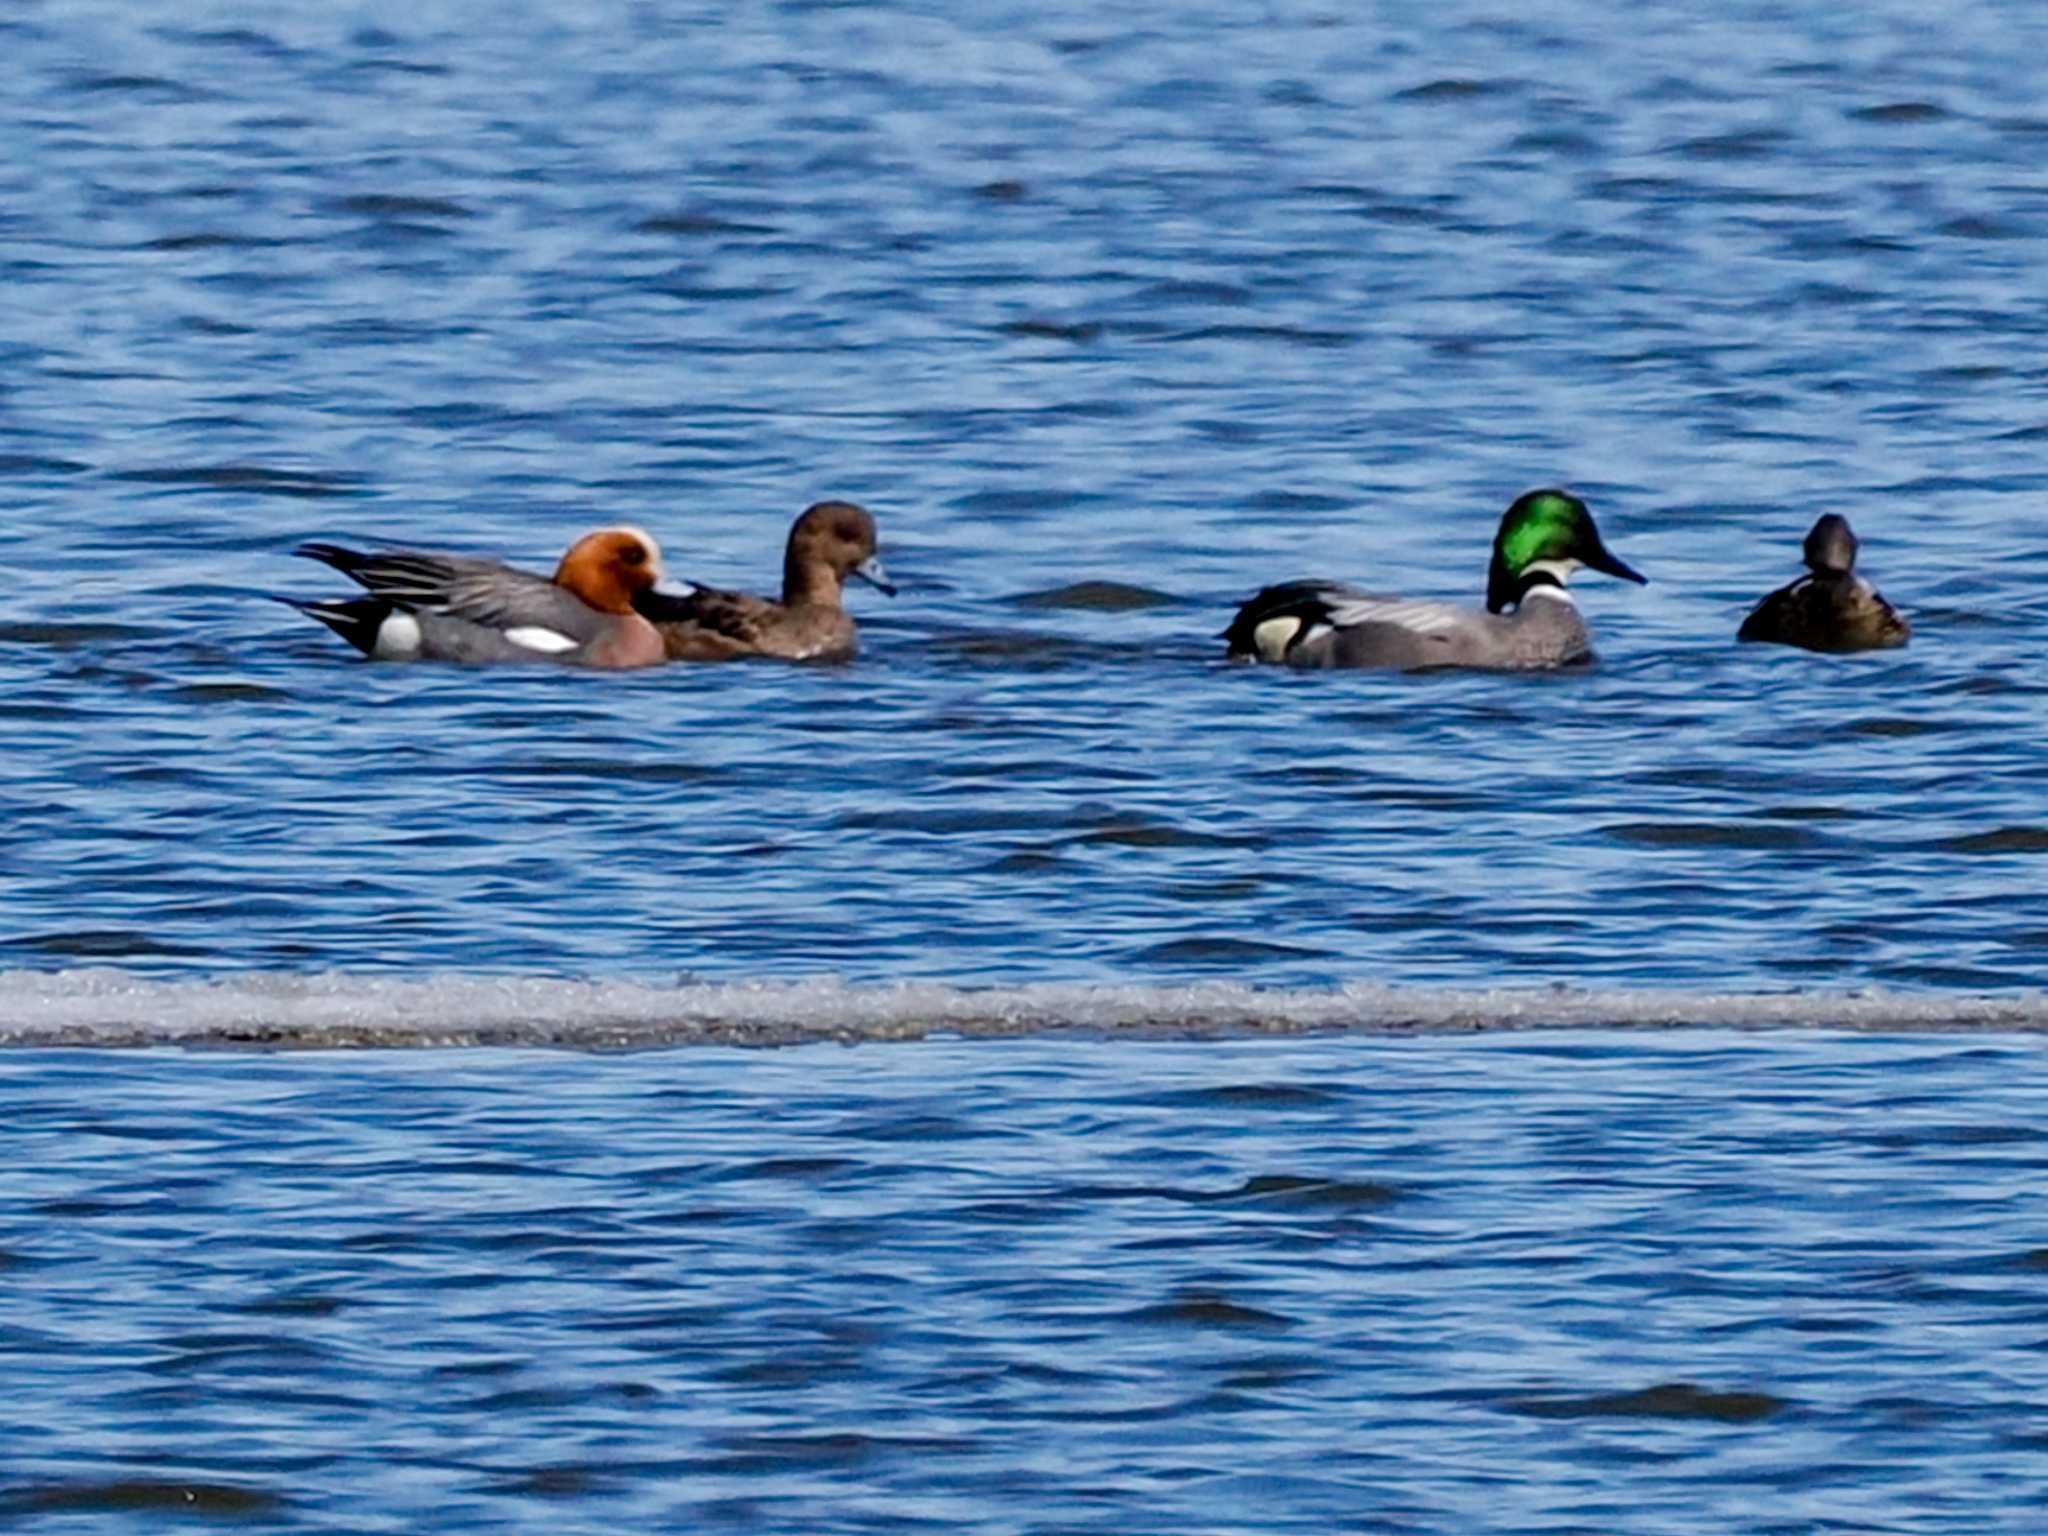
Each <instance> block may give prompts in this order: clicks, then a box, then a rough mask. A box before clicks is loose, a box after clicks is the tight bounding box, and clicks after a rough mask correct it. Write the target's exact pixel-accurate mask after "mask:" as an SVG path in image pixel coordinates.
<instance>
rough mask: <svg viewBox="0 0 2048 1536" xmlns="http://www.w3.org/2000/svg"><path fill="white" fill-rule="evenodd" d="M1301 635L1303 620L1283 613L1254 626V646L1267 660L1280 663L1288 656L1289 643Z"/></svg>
mask: <svg viewBox="0 0 2048 1536" xmlns="http://www.w3.org/2000/svg"><path fill="white" fill-rule="evenodd" d="M1300 633H1301V620H1299V619H1297V618H1295V617H1294V616H1293V615H1292V614H1285V613H1283V614H1281V615H1280V617H1279V618H1277V619H1267V620H1266V621H1265V622H1264V623H1262V624H1258V625H1255V626H1253V628H1252V645H1253V647H1254V648H1255V649H1256V650H1257V651H1258V653H1259V655H1260V656H1261V657H1263V658H1264V659H1265V660H1267V661H1278V660H1280V658H1281V657H1283V656H1285V655H1286V654H1287V642H1288V641H1290V640H1292V639H1293V638H1294V637H1295V636H1296V635H1298V634H1300Z"/></svg>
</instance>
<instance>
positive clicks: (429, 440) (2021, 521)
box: [0, 0, 2048, 990]
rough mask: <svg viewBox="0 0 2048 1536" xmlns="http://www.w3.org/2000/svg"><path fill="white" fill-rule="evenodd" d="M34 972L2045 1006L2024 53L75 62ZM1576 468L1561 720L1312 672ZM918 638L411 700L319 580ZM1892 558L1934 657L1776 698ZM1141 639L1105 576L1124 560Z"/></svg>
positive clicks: (291, 37)
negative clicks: (1282, 661)
mask: <svg viewBox="0 0 2048 1536" xmlns="http://www.w3.org/2000/svg"><path fill="white" fill-rule="evenodd" d="M0 28H4V38H0V42H4V47H5V51H6V53H7V56H8V58H9V61H10V62H9V67H8V69H7V70H6V71H5V78H4V79H0V99H4V102H5V106H6V111H5V112H4V114H0V124H4V126H0V134H4V140H0V148H4V151H5V152H4V154H0V207H4V209H5V213H4V222H0V239H4V242H5V243H4V249H0V258H4V259H0V277H4V280H5V282H6V285H7V289H8V292H9V294H10V303H9V305H8V306H7V311H8V315H9V317H10V318H9V320H8V322H7V324H6V327H5V335H4V337H0V365H4V376H5V384H4V390H0V472H4V474H5V477H6V488H7V493H8V494H7V507H6V510H5V511H4V512H0V561H4V562H5V564H6V566H7V568H8V570H9V572H10V579H9V582H8V584H7V591H6V595H5V598H4V599H0V601H4V605H5V606H4V609H0V795H4V797H5V815H4V816H0V880H4V882H5V892H6V898H7V899H6V902H5V921H4V925H0V966H7V967H13V968H16V969H26V970H31V971H34V970H47V969H53V968H60V967H66V966H74V965H81V964H111V965H115V966H118V967H122V968H126V969H129V970H132V971H134V972H137V973H139V974H144V975H170V974H194V973H197V974H219V973H226V972H241V971H245V970H247V969H249V968H258V969H281V970H295V971H309V972H312V971H326V970H343V971H356V972H361V971H370V970H379V971H404V972H408V973H417V972H420V971H422V970H426V971H443V970H459V971H469V972H474V971H501V972H518V973H545V974H554V975H568V976H599V977H606V976H623V975H635V976H672V975H676V974H688V975H697V976H705V977H710V978H714V979H733V978H755V977H763V976H791V975H807V974H816V973H830V974H835V975H840V976H844V977H847V978H849V979H853V980H870V981H872V980H885V979H893V978H900V977H920V978H936V979H946V980H954V981H961V982H994V981H1002V982H1028V981H1061V982H1074V981H1091V980H1094V981H1108V980H1130V979H1144V980H1156V981H1161V982H1170V981H1174V980H1180V979H1188V978H1198V977H1202V976H1211V975H1223V976H1229V977H1233V978H1237V979H1241V980H1247V981H1252V982H1256V983H1259V984H1263V985H1275V986H1318V985H1328V984H1331V983H1333V982H1343V981H1349V980H1357V979H1370V980H1378V981H1393V982H1413V983H1446V984H1491V983H1494V982H1496V981H1499V980H1503V979H1519V980H1528V981H1563V982H1567V983H1573V984H1617V985H1648V984H1660V985H1667V986H1679V987H1687V986H1691V987H1713V988H1730V987H1733V988H1762V989H1772V988H1781V987H1789V986H1802V987H1842V986H1852V985H1861V986H1873V985H1874V986H1908V987H1920V988H1952V989H1963V988H1967V989H1976V990H1996V989H2002V988H2011V987H2024V986H2029V985H2033V984H2037V983H2038V982H2039V980H2040V978H2041V974H2042V971H2041V964H2040V956H2041V951H2042V940H2043V935H2044V934H2048V908H2044V896H2043V891H2044V888H2048V882H2044V880H2043V879H2042V870H2043V865H2042V860H2043V858H2044V856H2048V812H2044V808H2043V795H2042V781H2043V775H2044V771H2048V756H2044V752H2043V747H2044V733H2043V725H2042V721H2043V719H2044V712H2043V709H2042V707H2041V692H2042V684H2041V682H2040V667H2039V658H2040V656H2041V655H2042V654H2043V649H2044V645H2048V599H2044V598H2043V596H2042V594H2041V588H2040V583H2039V579H2038V567H2039V563H2040V562H2039V559H2038V552H2037V548H2036V546H2037V544H2038V542H2039V533H2040V529H2041V526H2042V524H2041V518H2040V514H2039V509H2038V508H2039V497H2040V494H2041V492H2042V490H2043V488H2044V486H2048V473H2044V471H2043V469H2042V466H2041V463H2040V444H2041V442H2042V440H2043V436H2044V434H2048V424H2044V423H2048V415H2044V411H2048V388H2044V370H2048V364H2044V363H2043V356H2044V333H2048V310H2044V308H2043V306H2042V301H2041V289H2040V285H2039V281H2038V276H2039V272H2040V270H2041V267H2042V265H2043V254H2044V253H2043V249H2042V237H2043V231H2044V223H2043V213H2044V209H2048V179H2044V177H2043V176H2042V174H2041V170H2040V165H2041V153H2042V147H2043V145H2044V143H2048V115H2044V113H2043V110H2042V108H2041V100H2042V97H2041V89H2040V87H2041V82H2042V73H2041V68H2040V65H2039V62H2038V61H2039V60H2040V58H2041V57H2043V48H2042V46H2040V45H2042V44H2048V19H2044V18H2043V17H2042V16H2040V15H2039V14H2037V12H2036V10H2035V9H2034V8H2032V7H2029V6H2025V5H2021V4H2017V3H2008V4H1993V5H1986V6H1974V7H1959V8H1954V9H1953V10H1952V11H1950V12H1945V13H1942V14H1940V15H1932V14H1930V13H1929V12H1928V11H1927V9H1926V8H1925V7H1922V6H1917V5H1914V6H1908V5H1879V6H1869V7H1859V8H1857V9H1856V11H1855V13H1854V14H1853V15H1846V16H1840V17H1835V16H1811V17H1807V16H1800V15H1798V14H1796V13H1791V12H1786V11H1784V10H1783V9H1782V8H1780V7H1775V6H1738V7H1734V8H1732V9H1725V8H1724V11H1723V12H1721V13H1718V14H1717V15H1716V16H1715V17H1714V18H1712V19H1703V18H1701V17H1700V16H1698V15H1697V14H1696V13H1695V12H1694V11H1693V10H1692V9H1691V8H1684V7H1677V8H1672V7H1666V8H1658V7H1651V8H1649V9H1647V10H1646V9H1644V8H1643V7H1641V6H1627V7H1623V6H1605V5H1598V4H1580V5H1572V6H1565V7H1561V8H1560V7H1552V8H1550V9H1549V10H1547V11H1546V12H1545V13H1544V16H1543V17H1542V18H1540V19H1525V18H1522V17H1521V15H1520V13H1519V12H1508V11H1502V10H1499V9H1498V8H1495V7H1492V6H1489V5H1486V4H1452V5H1448V6H1446V5H1430V6H1412V5H1401V4H1396V5H1386V6H1377V7H1370V8H1363V9H1358V10H1356V12H1355V14H1354V13H1349V12H1346V11H1344V10H1343V9H1342V8H1338V9H1336V10H1332V9H1330V8H1328V7H1318V6H1300V5H1288V4H1281V5H1275V6H1267V7H1261V8H1258V9H1256V10H1245V9H1243V8H1240V7H1233V6H1221V7H1203V6H1199V5H1198V6H1193V7H1190V6H1186V5H1180V6H1173V7H1161V6H1146V5H1139V6H1136V7H1124V8H1122V9H1120V10H1119V11H1118V12H1117V13H1116V14H1115V15H1114V16H1112V15H1110V14H1108V13H1104V12H1101V11H1100V10H1099V8H1096V7H1080V6H1072V7H1062V6H1036V7H1019V8H1010V7H1004V6H997V5H990V6H975V5H968V6H961V7H951V8H940V9H938V10H930V9H922V8H912V7H907V6H897V5H878V6H863V7H832V6H823V7H820V6H809V5H784V6H757V5H741V6H737V7H719V8H710V9H692V8H689V7H683V6H663V5H648V6H640V7H635V8H633V9H632V10H631V11H629V12H623V13H622V12H620V11H619V10H618V9H617V8H615V7H609V6H580V7H579V6H553V5H551V6H528V5H520V4H516V3H515V4H510V5H494V6H489V7H485V6H477V5H469V4H457V3H446V4H443V3H432V0H429V3H424V4H414V5H409V6H406V7H403V8H397V7H389V8H380V7H374V6H373V7H362V8H355V9H347V8H344V9H343V10H341V11H336V10H334V9H333V8H331V7H319V6H310V5H288V4H279V5H274V6H267V7H260V8H258V9H257V10H256V11H253V12H252V11H251V10H250V9H249V8H248V7H245V6H211V7H208V6H204V5H202V6H197V7H186V8H184V9H182V10H181V11H180V13H179V17H178V19H176V20H175V21H173V20H170V19H167V18H165V17H162V16H159V15H158V14H157V13H155V12H153V11H150V10H148V9H146V8H140V7H133V6H123V5H102V6H76V7H56V6H32V7H27V8H23V9H20V10H17V11H16V12H15V13H14V14H13V15H12V16H11V17H9V18H8V19H6V20H5V21H4V22H0ZM1546 482H1561V483H1565V484H1569V485H1571V486H1573V487H1575V488H1576V489H1577V490H1579V491H1580V492H1581V493H1583V494H1584V495H1585V496H1586V497H1587V498H1588V500H1589V501H1590V503H1591V504H1592V506H1593V507H1594V509H1595V511H1596V513H1597V515H1598V516H1599V518H1600V521H1601V526H1602V529H1603V531H1604V532H1605V534H1606V536H1607V538H1608V540H1609V542H1610V543H1611V544H1612V545H1613V546H1614V547H1615V548H1616V549H1617V550H1619V551H1620V552H1621V553H1622V554H1623V555H1624V557H1625V558H1627V559H1628V560H1630V561H1631V562H1633V563H1634V564H1636V565H1638V566H1639V567H1641V568H1642V569H1643V570H1644V571H1645V572H1647V573H1648V574H1649V575H1650V577H1651V583H1652V584H1651V585H1650V586H1649V587H1648V588H1646V589H1636V588H1632V587H1626V586H1624V585H1622V584H1620V583H1615V582H1610V581H1604V580H1601V579H1599V578H1592V579H1588V580H1586V581H1585V582H1583V583H1582V590H1583V598H1582V601H1583V604H1584V606H1585V608H1586V610H1587V612H1588V616H1589V619H1590V621H1591V623H1592V625H1593V627H1594V630H1595V633H1596V636H1597V639H1598V642H1599V645H1600V647H1601V650H1602V651H1603V653H1604V657H1605V661H1604V665H1602V666H1601V667H1599V668H1598V669H1596V670H1594V671H1592V672H1590V673H1589V674H1585V675H1574V676H1569V677H1561V678H1542V679H1535V678H1529V677H1491V676H1463V677H1457V676H1435V677H1425V678H1404V677H1390V676H1377V675H1363V674H1362V675H1355V676H1341V677H1329V676H1295V675H1290V674H1287V673H1285V672H1278V671H1269V670H1264V669H1239V668H1232V667H1228V666H1226V665H1225V664H1224V663H1223V662H1222V661H1221V659H1220V650H1221V647H1220V645H1219V643H1218V642H1217V641H1216V640H1215V638H1214V635H1215V632H1216V631H1217V630H1219V629H1220V628H1221V627H1222V624H1223V622H1224V621H1225V619H1227V617H1228V615H1229V613H1230V611H1231V607H1232V605H1233V603H1234V602H1236V601H1237V600H1238V599H1240V598H1242V597H1243V596H1244V595H1245V594H1246V593H1248V592H1249V591H1250V590H1252V589H1253V588H1254V587H1256V586H1258V585H1260V584H1261V583H1264V582H1266V581H1269V580H1273V579H1278V578H1282V577H1289V576H1295V575H1302V574H1312V573H1319V574H1329V575H1336V576H1343V577H1348V578H1351V579H1355V580H1362V581H1365V582H1367V583H1368V584H1371V585H1378V586H1384V587H1388V588H1392V589H1397V590H1403V591H1410V592H1415V593H1419V594H1432V595H1443V596H1463V597H1466V598H1469V599H1476V598H1477V597H1478V596H1479V594H1480V592H1481V590H1482V582H1483V579H1484V567H1485V560H1486V556H1487V550H1488V545H1489V542H1490V539H1491V536H1492V531H1493V525H1494V521H1495V519H1496V517H1497V516H1498V513H1499V511H1500V509H1501V508H1502V507H1504V506H1505V505H1506V503H1507V502H1508V500H1509V499H1510V498H1511V497H1512V496H1513V495H1515V494H1516V493H1517V492H1518V491H1520V490H1523V489H1525V488H1527V487H1529V486H1532V485H1538V484H1543V483H1546ZM827 495H831V496H847V497H853V498H857V499H859V500H861V501H863V502H865V503H867V504H869V505H871V506H872V507H873V508H874V509H875V510H876V512H877V514H878V516H879V517H880V520H881V524H882V529H883V537H884V553H885V555H886V557H887V559H888V560H889V562H890V563H891V565H892V567H893V568H894V569H895V571H896V573H897V574H898V575H899V576H900V577H901V578H902V581H903V586H904V591H903V594H902V596H901V597H899V598H898V599H897V600H896V601H895V602H894V603H889V602H887V601H886V600H885V599H883V598H882V597H880V595H879V594H876V593H873V592H871V591H868V590H866V589H859V590H857V592H856V594H855V596H854V604H855V607H856V608H857V610H858V613H859V617H860V619H861V621H862V623H863V626H864V635H865V642H866V652H865V655H864V657H863V659H862V660H861V662H860V663H859V664H858V665H856V666H854V667H851V668H847V669H839V670H829V669H828V670H812V671H802V670H792V669H787V668H767V667H753V666H744V667H729V668H725V669H709V670H707V669H663V670H659V671H656V672H652V673H649V674H645V675H640V676H632V677H594V676H590V675H585V674H577V673H569V672H564V671H561V670H556V669H548V668H536V669H532V670H525V669H520V670H499V671H494V672H488V673H486V672H468V671H457V670H433V669H429V668H414V669H409V670H408V669H400V668H390V667H378V666H372V665H366V664H362V663H360V662H359V661H357V660H355V659H354V658H353V655H352V653H349V652H347V650H346V648H345V647H343V646H341V645H340V644H339V642H338V641H336V639H335V638H334V637H333V636H331V635H329V634H328V633H326V632H325V631H324V630H322V629H320V628H318V627H317V626H315V625H313V624H310V623H308V622H306V621H305V620H304V619H303V618H301V617H299V616H297V615H295V614H294V613H293V612H292V611H291V610H289V609H288V608H285V607H283V606H280V605H277V604H274V603H272V602H270V601H268V597H269V596H270V595H282V594H290V595H296V596H301V597H308V596H315V595H321V594H327V595H334V594H336V592H337V585H338V584H337V579H336V578H335V576H334V575H333V573H331V572H327V571H324V570H322V569H320V568H318V567H316V566H312V565H310V564H308V563H305V562H300V561H294V560H292V559H290V558H288V551H289V550H290V548H291V547H292V546H293V545H294V544H295V543H297V542H298V541H300V540H302V539H307V538H329V539H353V540H358V541H375V540H389V541H396V542H402V543H412V544H420V545H427V546H432V547H445V548H460V549H465V550H477V551H487V552H493V553H499V554H502V555H505V556H507V557H509V558H513V559H516V560H519V561H522V562H524V563H527V564H529V565H532V566H535V567H537V568H542V569H545V568H547V567H548V566H549V565H550V564H551V562H552V561H553V559H554V558H555V557H556V555H557V554H558V553H559V552H560V550H561V549H562V548H563V547H564V546H565V545H566V544H567V542H568V541H569V540H570V539H571V538H573V537H574V535H575V534H576V533H578V532H580V531H582V530H583V529H585V528H587V527H590V526H592V525H595V524H598V523H603V522H609V521H616V520H631V521H635V522H639V523H643V524H645V525H646V526H648V527H649V528H651V529H653V530H654V531H655V532H656V533H657V535H658V536H659V537H661V538H662V539H663V540H664V542H665V545H666V548H667V551H668V555H669V563H670V565H671V566H672V567H673V568H674V570H675V572H676V573H677V574H678V575H682V576H687V577H696V578H699V579H703V580H709V581H715V582H723V583H728V584H732V583H737V584H745V585H753V586H772V585H773V582H774V579H775V577H776V574H777V572H778V571H779V552H780V544H781V540H782V537H783V533H784V530H785V528H786V526H787V523H788V520H789V519H790V518H791V517H792V516H793V515H794V514H795V512H796V511H797V510H798V509H800V508H801V507H802V506H803V505H804V504H806V503H807V502H809V501H811V500H813V499H816V498H819V497H823V496H827ZM1823 511H1838V512H1843V513H1846V514H1847V515H1849V516H1850V517H1851V519H1852V521H1853V522H1854V523H1855V525H1856V527H1857V529H1858V530H1859V532H1860V533H1861V535H1862V536H1863V539H1864V541H1865V563H1866V565H1867V567H1868V568H1869V570H1870V573H1871V575H1872V576H1873V578H1874V579H1875V580H1877V581H1878V583H1879V584H1880V585H1881V586H1882V587H1883V589H1884V590H1885V591H1886V592H1887V593H1888V594H1889V595H1890V596H1891V597H1892V598H1893V599H1894V601H1896V602H1897V603H1898V604H1899V605H1900V606H1901V607H1902V608H1903V609H1904V610H1905V611H1906V612H1907V613H1908V615H1909V616H1910V617H1911V619H1912V621H1913V623H1914V625H1915V639H1914V642H1913V644H1912V646H1911V648H1910V649H1908V650H1906V651H1904V652H1895V653H1889V654H1883V655H1878V656H1875V657H1864V658H1855V659H1848V660H1840V659H1824V658H1816V657H1812V656H1808V655H1805V654H1801V653H1794V652H1788V651H1779V650H1774V649H1767V648H1755V647H1744V648H1741V649H1738V648H1736V647H1735V646H1734V645H1732V644H1731V643H1730V642H1731V636H1732V633H1733V631H1734V628H1735V626H1736V624H1737V622H1738V621H1739V619H1740V618H1741V616H1742V614H1743V612H1744V611H1745V610H1746V608H1747V606H1748V605H1749V603H1750V602H1752V601H1753V600H1754V599H1755V598H1756V597H1757V596H1758V595H1760V594H1761V593H1762V592H1764V591H1766V590H1768V589H1769V588H1771V587H1773V586H1776V585H1778V584H1780V583H1781V582H1783V581H1785V580H1787V579H1789V577H1790V575H1791V574H1792V572H1793V571H1794V570H1796V568H1797V551H1798V544H1799V540H1800V537H1801V536H1802V534H1803V533H1804V531H1805V529H1806V527H1807V525H1808V524H1809V523H1810V522H1811V520H1812V519H1813V518H1814V517H1815V516H1816V515H1817V514H1818V513H1820V512H1823ZM1104 584H1107V585H1104Z"/></svg>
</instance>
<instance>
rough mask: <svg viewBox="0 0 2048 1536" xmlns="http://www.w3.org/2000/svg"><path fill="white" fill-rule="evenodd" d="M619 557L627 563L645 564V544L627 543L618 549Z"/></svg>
mask: <svg viewBox="0 0 2048 1536" xmlns="http://www.w3.org/2000/svg"><path fill="white" fill-rule="evenodd" d="M619 559H620V560H622V561H624V562H625V563H626V564H627V565H645V564H646V563H647V549H646V546H645V545H641V544H628V545H627V546H626V547H625V548H624V549H622V550H620V551H619Z"/></svg>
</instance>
